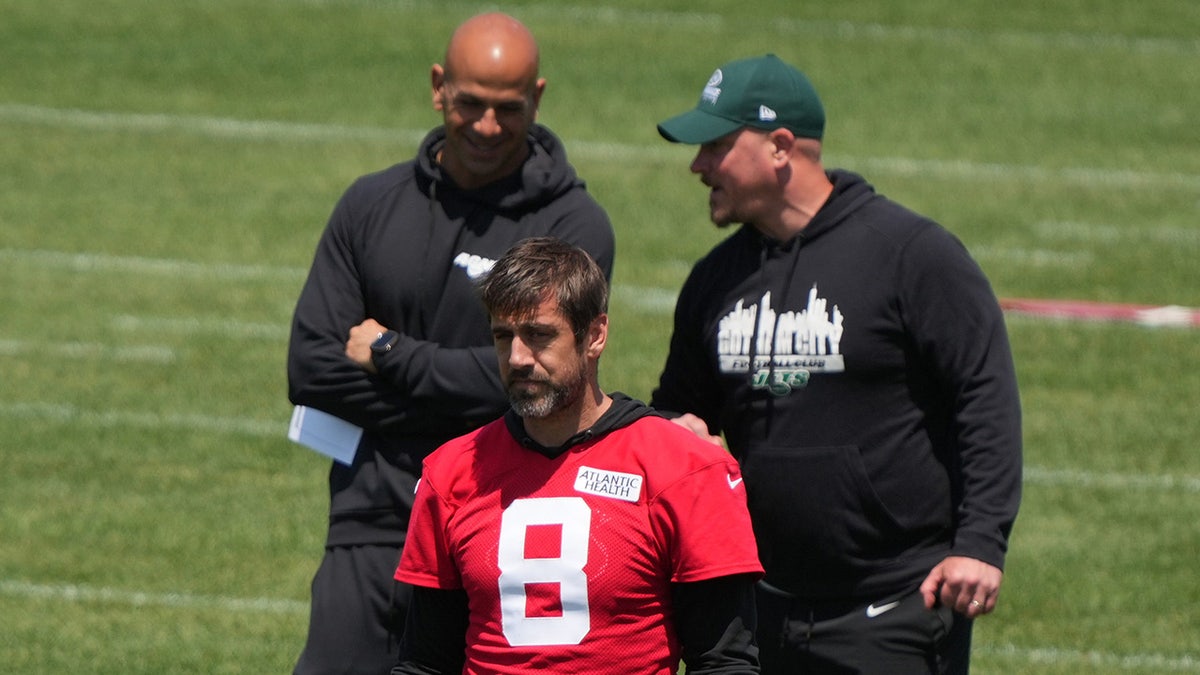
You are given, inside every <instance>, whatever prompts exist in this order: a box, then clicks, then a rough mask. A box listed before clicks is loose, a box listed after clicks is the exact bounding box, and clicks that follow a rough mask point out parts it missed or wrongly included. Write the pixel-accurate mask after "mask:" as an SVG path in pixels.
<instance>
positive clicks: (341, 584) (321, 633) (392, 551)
mask: <svg viewBox="0 0 1200 675" xmlns="http://www.w3.org/2000/svg"><path fill="white" fill-rule="evenodd" d="M399 562H400V549H399V548H397V547H395V546H335V547H332V548H327V549H325V557H324V559H323V560H322V561H321V566H320V568H318V569H317V573H316V576H314V577H313V582H312V608H311V612H310V614H309V624H308V641H307V642H306V644H305V645H304V651H303V652H302V653H301V654H300V660H299V661H298V662H297V663H296V669H295V671H294V675H335V674H337V675H387V673H388V672H389V671H390V670H391V669H392V666H394V665H396V663H397V660H398V647H399V642H400V633H401V631H402V630H403V627H404V618H405V614H406V613H407V612H408V602H409V597H410V595H411V589H410V588H409V587H408V586H407V585H405V584H400V583H397V582H396V581H395V580H394V579H393V575H395V573H396V565H397V563H399Z"/></svg>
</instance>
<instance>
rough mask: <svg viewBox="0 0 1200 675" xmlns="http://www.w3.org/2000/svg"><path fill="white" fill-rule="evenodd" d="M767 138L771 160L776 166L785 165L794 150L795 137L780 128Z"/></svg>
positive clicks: (788, 131)
mask: <svg viewBox="0 0 1200 675" xmlns="http://www.w3.org/2000/svg"><path fill="white" fill-rule="evenodd" d="M768 138H770V140H771V159H773V160H774V161H775V163H776V166H777V167H778V166H783V165H785V164H787V163H788V162H789V161H790V160H791V157H792V153H793V152H794V151H795V150H796V135H795V134H793V133H792V132H791V131H790V130H788V129H784V128H783V127H780V128H778V129H775V130H774V131H772V132H771V133H770V134H769V135H768Z"/></svg>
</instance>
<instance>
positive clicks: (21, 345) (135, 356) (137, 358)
mask: <svg viewBox="0 0 1200 675" xmlns="http://www.w3.org/2000/svg"><path fill="white" fill-rule="evenodd" d="M25 354H46V355H49V354H53V355H54V358H55V360H62V359H81V360H82V359H94V360H102V361H116V362H120V363H152V364H158V365H165V364H169V363H173V362H174V361H175V360H176V353H175V350H174V349H172V348H170V347H166V346H163V345H117V346H113V345H106V344H100V343H96V342H48V341H46V340H39V341H33V340H0V356H22V355H25Z"/></svg>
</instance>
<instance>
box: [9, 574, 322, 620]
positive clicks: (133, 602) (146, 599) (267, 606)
mask: <svg viewBox="0 0 1200 675" xmlns="http://www.w3.org/2000/svg"><path fill="white" fill-rule="evenodd" d="M0 594H3V595H7V596H12V597H24V598H34V599H41V600H57V601H62V602H95V603H112V604H119V605H130V606H134V607H143V606H154V607H179V608H184V609H219V610H223V611H229V612H265V613H269V614H302V613H305V612H307V611H308V603H305V602H300V601H299V600H279V599H276V598H230V597H223V596H212V595H192V594H190V593H146V592H142V591H130V590H123V589H117V588H104V587H99V588H96V587H91V586H80V585H76V584H34V583H30V582H28V581H19V580H16V579H2V580H0Z"/></svg>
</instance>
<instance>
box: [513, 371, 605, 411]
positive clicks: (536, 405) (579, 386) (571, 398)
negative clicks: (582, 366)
mask: <svg viewBox="0 0 1200 675" xmlns="http://www.w3.org/2000/svg"><path fill="white" fill-rule="evenodd" d="M585 386H587V381H586V379H585V378H584V376H583V373H582V371H581V372H580V376H579V377H578V378H577V379H575V380H572V381H571V382H567V383H566V384H561V385H550V390H549V391H547V392H546V393H544V394H536V395H528V394H522V393H518V392H516V391H514V390H512V389H509V390H508V402H509V404H510V405H511V406H512V409H513V411H514V412H516V413H517V414H518V415H520V416H521V417H523V418H528V419H543V418H546V417H549V416H550V415H552V414H554V413H556V412H558V411H559V410H562V409H563V408H566V407H567V406H569V405H571V404H572V403H574V402H575V401H578V400H579V397H580V396H581V395H582V394H583V390H584V387H585Z"/></svg>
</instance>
